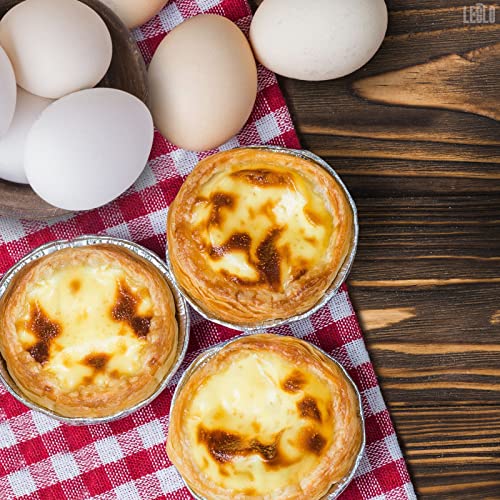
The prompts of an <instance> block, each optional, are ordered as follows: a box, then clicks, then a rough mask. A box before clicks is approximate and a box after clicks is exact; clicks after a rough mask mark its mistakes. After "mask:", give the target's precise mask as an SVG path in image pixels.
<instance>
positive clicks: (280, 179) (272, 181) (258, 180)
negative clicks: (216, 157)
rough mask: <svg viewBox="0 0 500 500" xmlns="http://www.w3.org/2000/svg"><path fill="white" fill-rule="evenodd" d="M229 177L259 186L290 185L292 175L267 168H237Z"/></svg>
mask: <svg viewBox="0 0 500 500" xmlns="http://www.w3.org/2000/svg"><path fill="white" fill-rule="evenodd" d="M231 177H237V178H240V179H244V180H245V181H246V182H248V183H249V184H255V185H257V186H260V187H275V186H290V185H291V184H293V180H292V176H291V175H289V174H284V173H278V172H274V171H272V170H268V169H264V168H262V169H255V170H239V171H238V172H234V173H232V174H231Z"/></svg>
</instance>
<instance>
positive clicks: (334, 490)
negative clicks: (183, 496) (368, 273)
mask: <svg viewBox="0 0 500 500" xmlns="http://www.w3.org/2000/svg"><path fill="white" fill-rule="evenodd" d="M247 336H252V334H246V333H245V334H243V335H239V336H237V337H234V338H232V339H231V340H227V341H225V342H221V343H220V344H217V345H215V346H213V347H210V348H209V349H207V350H206V351H204V352H202V353H201V354H199V355H198V356H197V357H196V358H195V360H194V361H193V362H192V363H191V364H190V365H189V366H188V368H187V369H186V371H185V372H184V373H183V374H182V376H181V378H180V380H179V383H178V384H177V387H176V389H175V392H174V395H173V397H172V402H171V404H170V412H169V414H171V413H172V410H173V408H174V406H175V403H176V401H177V399H178V397H179V394H180V392H181V391H182V388H183V387H184V386H185V385H186V383H187V382H188V380H189V379H190V378H191V376H192V375H193V374H194V373H195V372H196V371H197V370H198V369H200V368H201V367H202V366H204V365H205V364H206V363H207V362H208V361H209V360H210V359H211V358H212V357H213V356H215V354H217V353H218V352H219V351H221V350H222V349H223V348H224V347H226V346H228V345H230V344H232V343H233V342H235V341H237V340H239V339H241V338H242V337H247ZM304 342H306V341H304ZM307 343H308V344H309V345H310V346H311V347H312V348H313V349H314V350H316V351H318V352H319V353H321V354H323V356H325V357H327V358H328V359H329V360H330V361H332V362H333V363H334V364H335V365H336V366H338V368H339V369H340V371H341V372H342V373H343V374H344V376H345V378H346V379H347V380H348V381H349V383H350V384H351V386H352V387H353V389H354V392H355V393H356V396H357V398H358V407H359V416H360V419H361V427H362V439H361V446H360V448H359V451H358V454H357V456H356V459H355V461H354V464H353V466H352V468H351V470H350V471H349V474H347V475H346V476H345V477H344V478H343V479H342V480H341V481H339V482H337V483H335V484H334V485H332V487H331V488H330V490H329V491H328V493H327V494H326V495H325V496H324V497H322V498H321V500H335V499H336V498H338V497H339V496H340V494H341V493H342V492H343V491H344V490H345V489H346V488H347V486H348V485H349V483H350V482H351V481H352V479H353V477H354V475H355V474H356V471H357V469H358V467H359V464H360V463H361V459H362V458H363V454H364V452H365V447H366V432H365V417H364V414H363V404H362V401H361V393H360V392H359V389H358V387H357V386H356V384H355V383H354V381H353V380H352V378H351V376H350V375H349V374H348V373H347V370H346V369H345V368H344V367H343V366H342V365H341V364H340V363H339V362H338V361H337V360H336V359H335V358H333V357H332V356H330V354H328V353H326V352H325V351H323V350H322V349H320V348H319V347H317V346H315V345H314V344H311V343H310V342H307ZM182 480H183V481H184V478H182ZM184 483H185V484H186V488H187V489H188V490H189V492H190V493H191V495H193V497H194V498H195V499H196V500H207V499H206V498H204V497H202V496H200V495H198V494H197V493H195V492H194V491H193V489H192V488H191V487H190V486H189V484H187V483H186V482H185V481H184Z"/></svg>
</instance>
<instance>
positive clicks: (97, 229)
mask: <svg viewBox="0 0 500 500" xmlns="http://www.w3.org/2000/svg"><path fill="white" fill-rule="evenodd" d="M202 12H205V13H207V12H209V13H216V14H221V15H225V16H227V17H228V18H230V19H232V20H233V21H235V22H237V23H238V25H239V26H240V27H241V28H242V29H243V30H244V31H245V32H247V31H248V27H249V25H250V20H251V11H250V9H249V7H248V5H247V3H246V1H245V0H177V1H172V2H170V3H169V4H168V5H167V7H166V8H165V9H164V10H163V11H162V12H161V13H160V14H159V15H158V16H157V17H156V18H154V19H153V20H152V21H150V22H149V23H148V24H146V25H145V26H143V27H142V28H140V29H137V30H135V32H134V34H135V36H136V39H137V41H138V43H139V46H140V49H141V51H142V52H143V54H144V57H145V59H146V61H147V62H149V61H150V59H151V56H152V55H153V53H154V51H155V49H156V47H157V46H158V44H159V43H160V42H161V40H162V39H163V37H164V36H165V34H166V33H167V32H168V31H170V30H171V29H172V28H174V27H175V26H176V25H178V24H179V23H181V22H182V21H183V20H184V19H186V18H189V17H192V16H194V15H197V14H200V13H202ZM250 144H275V145H280V146H287V147H292V148H297V147H299V142H298V139H297V136H296V134H295V131H294V127H293V124H292V121H291V118H290V115H289V112H288V109H287V106H286V103H285V101H284V99H283V96H282V94H281V92H280V89H279V87H278V85H277V82H276V79H275V77H274V75H273V74H272V73H270V72H269V71H267V70H265V69H264V68H262V67H261V68H259V95H258V99H257V105H256V107H255V110H254V112H253V115H252V117H251V119H250V120H249V123H248V124H247V126H246V127H245V129H244V130H243V132H242V133H241V134H240V135H239V136H238V137H237V138H235V139H233V140H231V141H230V142H229V143H227V144H226V145H225V146H224V147H223V148H221V149H229V148H232V147H235V146H239V145H250ZM205 156H208V153H206V154H195V153H190V152H186V151H182V150H179V149H176V148H175V147H173V146H172V145H171V144H169V143H167V142H166V141H165V140H164V139H163V138H162V137H161V135H160V134H158V133H156V136H155V142H154V147H153V151H152V154H151V159H150V162H149V165H148V167H147V168H146V171H145V172H144V174H143V175H142V176H141V178H140V179H139V181H138V182H137V183H136V184H135V186H134V187H133V188H132V189H130V190H129V191H128V192H127V193H125V194H124V195H123V196H122V197H121V198H119V199H118V200H117V201H115V202H114V203H112V204H110V205H107V206H105V207H103V208H101V209H99V210H94V211H92V212H87V213H80V214H77V215H74V216H68V217H64V218H61V219H57V220H54V221H51V222H49V223H42V222H30V221H24V220H14V219H6V218H1V217H0V276H1V275H2V274H3V273H5V271H7V269H8V268H9V267H10V266H11V265H13V264H14V263H15V262H16V261H17V260H18V259H19V258H21V257H22V256H23V255H25V254H26V253H28V252H29V251H30V250H32V249H34V248H35V247H37V246H39V245H41V244H43V243H46V242H49V241H51V240H54V239H65V238H72V237H75V236H79V235H81V234H91V233H93V234H108V235H112V236H118V237H121V238H126V239H130V240H133V241H135V242H138V243H140V244H142V245H144V246H146V247H148V248H150V249H152V250H154V251H156V252H157V253H158V254H159V255H164V251H165V220H166V212H167V207H168V205H169V204H170V202H171V201H172V200H173V199H174V197H175V195H176V193H177V191H178V189H179V188H180V186H181V184H182V182H183V179H184V178H185V177H186V175H187V174H188V173H189V172H190V171H191V169H192V168H193V167H194V165H195V164H196V163H197V162H198V161H199V160H200V159H201V158H203V157H205ZM193 316H194V317H193V327H192V333H191V343H190V346H189V353H188V355H187V358H186V360H185V363H184V366H183V369H184V368H185V367H186V366H187V364H188V363H190V362H191V361H192V360H193V359H194V358H195V357H196V355H197V354H198V353H200V352H201V351H202V350H204V349H206V348H208V347H210V346H211V345H213V344H216V343H218V342H220V341H223V340H227V339H229V338H231V337H233V336H235V335H236V334H237V333H236V332H234V331H231V330H229V329H227V328H224V327H220V326H217V325H215V324H213V323H210V322H208V321H206V320H203V319H202V318H201V317H199V316H197V315H196V314H194V315H193ZM276 333H279V334H285V335H295V336H297V337H300V338H304V339H306V340H308V341H310V342H312V343H314V344H316V345H318V346H320V347H321V348H323V349H324V350H326V351H328V352H329V353H331V354H333V356H335V357H336V358H337V359H338V360H339V361H340V362H341V363H342V364H343V365H344V366H345V367H346V368H347V369H348V371H349V373H350V375H351V376H352V377H353V379H354V381H355V382H356V383H357V385H358V387H359V388H360V390H361V394H362V399H363V407H364V412H365V417H366V433H367V447H366V453H365V455H364V457H363V460H362V462H361V466H360V467H359V470H358V472H357V474H356V477H355V479H354V481H353V482H352V483H351V485H350V486H349V487H348V489H347V490H346V491H345V492H344V493H343V495H342V499H343V500H350V499H356V500H357V499H391V500H404V499H413V498H416V497H415V493H414V490H413V486H412V484H411V480H410V477H409V475H408V471H407V468H406V464H405V461H404V459H403V457H402V455H401V450H400V447H399V444H398V441H397V438H396V434H395V432H394V427H393V425H392V422H391V418H390V415H389V413H388V411H387V408H386V406H385V403H384V400H383V398H382V394H381V392H380V388H379V385H378V382H377V378H376V376H375V373H374V371H373V366H372V364H371V362H370V359H369V356H368V353H367V351H366V347H365V344H364V341H363V336H362V333H361V330H360V328H359V325H358V322H357V320H356V315H355V313H354V311H353V309H352V306H351V303H350V301H349V296H348V294H347V290H346V288H345V287H344V288H343V289H342V290H341V291H340V292H339V293H338V294H337V296H336V297H335V298H334V299H333V300H332V301H331V302H330V304H328V305H327V306H326V307H324V308H323V309H322V310H321V311H319V312H318V313H316V314H315V315H314V316H313V317H312V318H310V319H308V320H305V321H302V322H300V323H296V324H293V325H290V326H287V327H282V328H278V329H277V330H276ZM181 372H182V370H181ZM178 375H179V374H178ZM177 380H178V376H177V378H176V379H175V380H174V382H173V383H172V384H171V385H170V387H168V389H167V390H165V391H164V393H163V394H162V395H161V396H160V397H159V398H158V399H157V400H156V401H154V402H153V403H152V404H150V405H149V406H148V407H146V408H144V409H142V410H140V411H138V412H137V413H135V414H134V415H132V416H129V417H127V418H125V419H123V420H120V421H118V422H115V423H111V424H106V425H96V426H90V427H79V428H78V427H70V426H67V425H63V424H60V423H58V422H56V421H55V420H52V419H50V418H48V417H46V416H44V415H41V414H39V413H36V412H33V411H30V410H28V409H27V408H26V407H25V406H23V405H22V404H21V403H19V402H17V401H16V400H15V399H14V398H13V397H11V396H10V395H9V394H7V392H6V391H5V390H4V389H3V388H1V387H0V498H1V499H2V500H4V499H5V500H7V499H10V498H18V497H24V498H38V499H42V500H47V499H54V500H62V499H65V498H67V499H69V500H78V499H84V498H92V497H93V498H99V499H103V500H104V499H116V498H118V499H123V500H133V499H141V500H149V499H154V498H167V499H175V500H181V499H189V498H191V495H190V494H189V493H188V491H187V490H186V488H185V487H184V485H183V482H182V480H181V478H180V477H179V475H178V473H177V472H176V470H175V468H174V467H173V466H172V464H171V463H170V461H169V459H168V457H167V454H166V452H165V440H166V436H167V432H168V411H169V407H170V400H171V397H172V394H173V391H174V388H175V382H176V381H177Z"/></svg>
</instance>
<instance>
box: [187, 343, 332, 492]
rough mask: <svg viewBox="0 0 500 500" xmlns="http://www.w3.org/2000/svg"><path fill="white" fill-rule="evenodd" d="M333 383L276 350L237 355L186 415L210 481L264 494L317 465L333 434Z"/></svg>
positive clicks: (193, 447) (192, 443)
mask: <svg viewBox="0 0 500 500" xmlns="http://www.w3.org/2000/svg"><path fill="white" fill-rule="evenodd" d="M333 397H335V394H332V392H331V388H330V387H328V386H327V384H326V382H325V381H323V380H321V379H319V378H318V377H316V376H315V375H314V374H313V373H312V372H305V371H302V370H299V369H297V367H296V366H295V365H294V364H292V362H289V361H287V360H286V359H284V358H283V357H282V356H279V355H276V354H274V353H272V352H267V353H262V352H259V353H251V352H250V353H249V352H245V351H243V352H242V353H241V354H238V355H237V356H235V358H234V359H233V360H232V362H231V365H230V366H227V367H225V368H224V369H223V370H222V371H220V372H218V373H217V374H215V375H212V376H211V377H210V378H208V379H207V380H206V381H205V382H204V383H203V384H202V386H201V387H200V388H199V389H198V390H197V392H196V393H195V394H193V396H192V399H191V401H190V404H189V410H188V411H186V412H185V417H184V418H185V423H184V425H185V428H186V431H187V436H188V439H189V440H190V442H189V449H190V453H192V456H193V458H194V460H195V462H196V465H197V466H198V467H199V469H200V470H201V471H202V473H203V474H204V475H205V476H207V477H208V478H209V479H210V480H211V481H213V482H214V483H216V484H217V485H218V486H220V487H223V488H228V489H232V490H234V491H235V492H243V493H245V494H248V495H265V494H267V493H272V492H273V491H274V490H276V489H278V488H283V487H286V486H287V485H289V484H296V483H297V482H299V481H300V478H303V477H307V476H308V474H309V473H310V472H311V471H312V470H313V469H314V468H315V467H317V466H318V464H319V463H320V462H321V460H322V456H323V452H324V451H325V450H327V449H328V447H329V446H330V445H331V443H332V440H333V439H334V438H333V436H334V434H335V419H334V416H333V413H332V408H333V403H332V398H333Z"/></svg>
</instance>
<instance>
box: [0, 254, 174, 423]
mask: <svg viewBox="0 0 500 500" xmlns="http://www.w3.org/2000/svg"><path fill="white" fill-rule="evenodd" d="M177 343H178V324H177V320H176V306H175V301H174V298H173V296H172V292H171V291H170V288H169V286H168V284H167V282H166V281H165V279H164V278H163V276H162V275H161V274H160V272H159V271H158V270H157V269H156V268H155V267H154V266H153V265H152V264H150V263H149V262H147V261H146V260H144V259H142V258H141V257H139V256H137V255H135V254H133V253H132V252H131V251H129V250H127V249H125V248H120V247H118V246H115V245H106V244H103V245H93V246H89V247H74V248H65V249H62V250H58V251H56V252H54V253H51V254H49V255H46V256H44V257H42V258H40V259H38V260H36V261H34V262H32V263H30V264H28V265H26V266H25V267H24V268H22V269H21V270H20V271H19V273H18V274H17V275H16V276H15V277H14V279H13V280H12V282H11V283H10V284H9V286H8V288H7V291H6V294H5V295H4V296H3V297H2V300H1V302H0V351H1V354H2V356H3V358H4V360H5V363H6V366H7V370H8V372H9V374H10V376H11V378H12V379H13V380H14V382H15V383H16V385H17V386H18V388H19V390H20V391H21V392H22V393H23V394H24V395H25V396H26V397H27V398H28V399H29V400H31V401H32V402H34V403H35V404H36V405H38V406H41V407H43V408H46V409H48V410H50V411H53V412H55V413H56V414H58V415H60V416H63V417H73V418H100V417H108V416H110V415H115V414H117V413H119V412H121V411H123V410H127V409H129V408H131V407H133V406H135V405H136V404H138V403H140V402H142V401H144V400H145V399H147V398H148V397H149V396H151V395H152V394H153V393H154V392H155V390H156V389H157V387H158V386H159V384H160V383H161V382H162V380H163V379H164V377H165V376H166V375H167V373H168V372H169V370H170V368H171V366H172V365H173V363H174V361H175V356H176V352H177Z"/></svg>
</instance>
